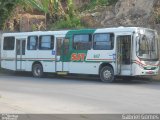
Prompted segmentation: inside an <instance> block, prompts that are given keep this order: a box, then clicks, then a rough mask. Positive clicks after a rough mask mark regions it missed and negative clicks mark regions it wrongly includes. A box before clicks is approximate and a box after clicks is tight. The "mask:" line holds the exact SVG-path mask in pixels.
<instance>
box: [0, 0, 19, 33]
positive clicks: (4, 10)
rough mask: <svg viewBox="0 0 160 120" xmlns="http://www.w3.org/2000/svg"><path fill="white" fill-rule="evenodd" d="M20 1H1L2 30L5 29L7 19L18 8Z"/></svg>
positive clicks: (0, 19) (0, 27)
mask: <svg viewBox="0 0 160 120" xmlns="http://www.w3.org/2000/svg"><path fill="white" fill-rule="evenodd" d="M18 2H19V0H0V30H2V29H3V27H4V23H5V21H6V19H8V17H9V16H10V15H11V12H12V11H13V9H14V8H15V7H16V5H17V3H18Z"/></svg>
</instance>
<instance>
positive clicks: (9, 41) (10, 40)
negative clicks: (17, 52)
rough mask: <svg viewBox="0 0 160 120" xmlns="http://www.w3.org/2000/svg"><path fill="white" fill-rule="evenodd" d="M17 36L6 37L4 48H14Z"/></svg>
mask: <svg viewBox="0 0 160 120" xmlns="http://www.w3.org/2000/svg"><path fill="white" fill-rule="evenodd" d="M14 43H15V37H4V42H3V50H14Z"/></svg>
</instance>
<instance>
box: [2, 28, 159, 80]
mask: <svg viewBox="0 0 160 120" xmlns="http://www.w3.org/2000/svg"><path fill="white" fill-rule="evenodd" d="M158 47H159V46H158V35H157V32H156V31H154V30H151V29H147V28H140V27H117V28H101V29H83V30H66V31H35V32H20V33H3V34H2V39H1V67H2V68H4V69H9V70H13V71H31V72H32V73H33V76H34V77H42V76H43V75H44V73H46V72H49V73H57V74H69V73H75V74H92V75H99V76H100V78H101V80H102V81H103V82H113V81H114V77H115V76H147V75H148V76H150V75H157V74H158V70H159V53H158V52H159V51H158Z"/></svg>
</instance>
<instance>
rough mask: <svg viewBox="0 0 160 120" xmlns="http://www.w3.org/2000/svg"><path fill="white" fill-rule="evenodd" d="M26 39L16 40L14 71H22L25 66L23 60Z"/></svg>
mask: <svg viewBox="0 0 160 120" xmlns="http://www.w3.org/2000/svg"><path fill="white" fill-rule="evenodd" d="M25 45H26V39H16V70H17V71H24V70H25V66H24V65H25V64H24V62H23V58H24V55H25Z"/></svg>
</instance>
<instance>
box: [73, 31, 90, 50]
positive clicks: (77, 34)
mask: <svg viewBox="0 0 160 120" xmlns="http://www.w3.org/2000/svg"><path fill="white" fill-rule="evenodd" d="M75 35H89V40H90V42H91V47H90V49H87V50H91V49H93V35H92V33H82V34H73V35H72V49H73V50H77V49H75V48H74V36H75ZM78 50H79V49H78ZM83 50H84V49H83ZM85 50H86V49H85Z"/></svg>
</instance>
